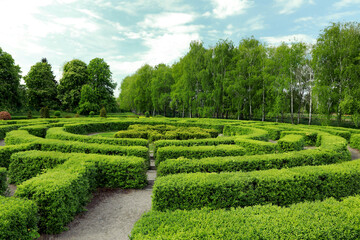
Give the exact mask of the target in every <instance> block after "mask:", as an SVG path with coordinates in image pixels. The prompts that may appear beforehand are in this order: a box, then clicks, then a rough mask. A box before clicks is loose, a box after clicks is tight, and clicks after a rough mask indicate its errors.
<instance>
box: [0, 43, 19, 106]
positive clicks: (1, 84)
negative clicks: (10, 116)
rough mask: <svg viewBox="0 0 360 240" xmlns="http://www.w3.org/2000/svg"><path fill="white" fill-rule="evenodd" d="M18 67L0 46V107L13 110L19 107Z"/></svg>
mask: <svg viewBox="0 0 360 240" xmlns="http://www.w3.org/2000/svg"><path fill="white" fill-rule="evenodd" d="M20 73H21V71H20V67H19V65H15V61H14V59H13V58H12V56H11V55H10V54H9V53H7V52H4V51H3V50H2V49H1V48H0V96H1V97H0V109H3V110H15V109H17V108H19V107H20V105H21V102H20V99H19V86H20V78H21V75H20Z"/></svg>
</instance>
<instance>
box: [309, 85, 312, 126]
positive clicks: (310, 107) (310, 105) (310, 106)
mask: <svg viewBox="0 0 360 240" xmlns="http://www.w3.org/2000/svg"><path fill="white" fill-rule="evenodd" d="M311 93H312V88H311V87H310V104H309V125H311V110H312V96H311Z"/></svg>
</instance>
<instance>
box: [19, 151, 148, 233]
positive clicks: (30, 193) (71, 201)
mask: <svg viewBox="0 0 360 240" xmlns="http://www.w3.org/2000/svg"><path fill="white" fill-rule="evenodd" d="M67 158H68V160H66V161H65V163H64V164H62V165H58V166H56V167H55V168H53V169H48V170H47V171H46V173H44V174H41V175H38V176H37V177H34V178H31V179H29V180H27V181H25V182H23V183H22V184H21V185H18V189H17V191H16V193H15V196H17V197H21V198H29V199H31V200H33V201H34V202H36V203H37V205H38V206H39V212H40V213H41V215H40V223H39V228H40V231H42V232H44V233H59V232H61V231H63V230H65V228H64V226H66V224H67V223H69V222H70V221H71V220H72V219H73V217H74V216H75V215H76V214H77V213H79V212H81V211H83V210H84V209H83V206H84V205H85V204H86V203H87V202H88V201H89V199H90V197H91V192H92V191H93V190H94V189H95V188H96V187H112V188H113V187H117V188H142V187H144V186H146V184H147V180H146V169H147V164H146V160H145V159H142V158H137V157H122V156H100V157H99V155H93V154H62V153H60V154H59V153H56V152H37V151H33V152H27V153H19V154H16V155H15V156H14V160H15V162H14V164H19V166H18V167H17V168H14V169H19V170H20V169H21V167H20V165H23V167H25V171H27V170H28V171H29V172H31V173H32V174H35V172H36V171H41V169H40V168H42V167H44V166H45V165H44V164H45V163H47V162H49V163H50V162H52V163H54V164H56V163H60V162H62V161H63V160H65V159H67ZM37 164H40V166H38V165H37ZM41 165H42V166H41ZM50 167H53V165H51V166H50ZM34 170H35V172H34ZM20 171H23V170H20ZM25 171H23V172H25Z"/></svg>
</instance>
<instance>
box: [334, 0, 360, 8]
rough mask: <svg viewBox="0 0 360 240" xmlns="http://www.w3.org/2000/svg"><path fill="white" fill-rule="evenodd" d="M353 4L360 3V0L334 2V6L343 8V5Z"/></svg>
mask: <svg viewBox="0 0 360 240" xmlns="http://www.w3.org/2000/svg"><path fill="white" fill-rule="evenodd" d="M353 4H360V0H340V1H338V2H336V3H334V7H336V8H343V7H348V6H351V5H353Z"/></svg>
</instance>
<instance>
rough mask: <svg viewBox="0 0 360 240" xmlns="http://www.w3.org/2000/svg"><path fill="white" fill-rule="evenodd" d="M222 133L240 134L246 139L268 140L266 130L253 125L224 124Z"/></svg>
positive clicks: (229, 134) (227, 134) (228, 134)
mask: <svg viewBox="0 0 360 240" xmlns="http://www.w3.org/2000/svg"><path fill="white" fill-rule="evenodd" d="M224 135H225V136H241V137H244V138H247V139H253V140H260V141H268V140H269V134H268V132H267V131H266V130H263V129H259V128H253V127H243V126H237V125H226V126H224Z"/></svg>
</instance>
